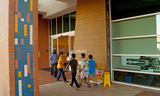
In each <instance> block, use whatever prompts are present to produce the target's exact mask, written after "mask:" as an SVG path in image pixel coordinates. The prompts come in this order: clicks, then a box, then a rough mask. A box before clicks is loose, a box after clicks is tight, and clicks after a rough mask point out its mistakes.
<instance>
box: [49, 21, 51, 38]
mask: <svg viewBox="0 0 160 96" xmlns="http://www.w3.org/2000/svg"><path fill="white" fill-rule="evenodd" d="M49 35H51V20H49Z"/></svg>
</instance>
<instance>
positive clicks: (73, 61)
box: [67, 53, 80, 90]
mask: <svg viewBox="0 0 160 96" xmlns="http://www.w3.org/2000/svg"><path fill="white" fill-rule="evenodd" d="M75 57H76V55H75V54H74V53H73V54H72V59H71V60H70V62H69V64H68V65H67V67H68V66H69V65H70V66H71V74H72V81H71V84H70V87H73V83H75V84H76V86H77V89H76V90H79V89H80V86H79V85H78V83H77V81H76V73H77V66H78V61H77V60H76V59H75Z"/></svg>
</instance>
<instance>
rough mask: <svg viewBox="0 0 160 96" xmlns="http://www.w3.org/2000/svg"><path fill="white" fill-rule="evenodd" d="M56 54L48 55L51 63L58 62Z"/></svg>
mask: <svg viewBox="0 0 160 96" xmlns="http://www.w3.org/2000/svg"><path fill="white" fill-rule="evenodd" d="M58 58H59V56H58V54H51V56H50V60H51V64H55V63H58Z"/></svg>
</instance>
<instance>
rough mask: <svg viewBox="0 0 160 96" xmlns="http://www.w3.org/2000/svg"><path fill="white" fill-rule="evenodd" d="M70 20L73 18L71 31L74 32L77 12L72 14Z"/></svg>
mask: <svg viewBox="0 0 160 96" xmlns="http://www.w3.org/2000/svg"><path fill="white" fill-rule="evenodd" d="M70 18H71V31H74V30H75V24H76V12H72V13H70Z"/></svg>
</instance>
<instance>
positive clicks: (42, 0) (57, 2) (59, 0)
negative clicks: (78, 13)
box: [38, 0, 77, 19]
mask: <svg viewBox="0 0 160 96" xmlns="http://www.w3.org/2000/svg"><path fill="white" fill-rule="evenodd" d="M38 3H39V5H38V11H39V14H43V18H46V19H51V18H55V17H57V16H60V15H63V14H65V13H68V12H71V11H75V10H76V6H77V0H39V2H38Z"/></svg>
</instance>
